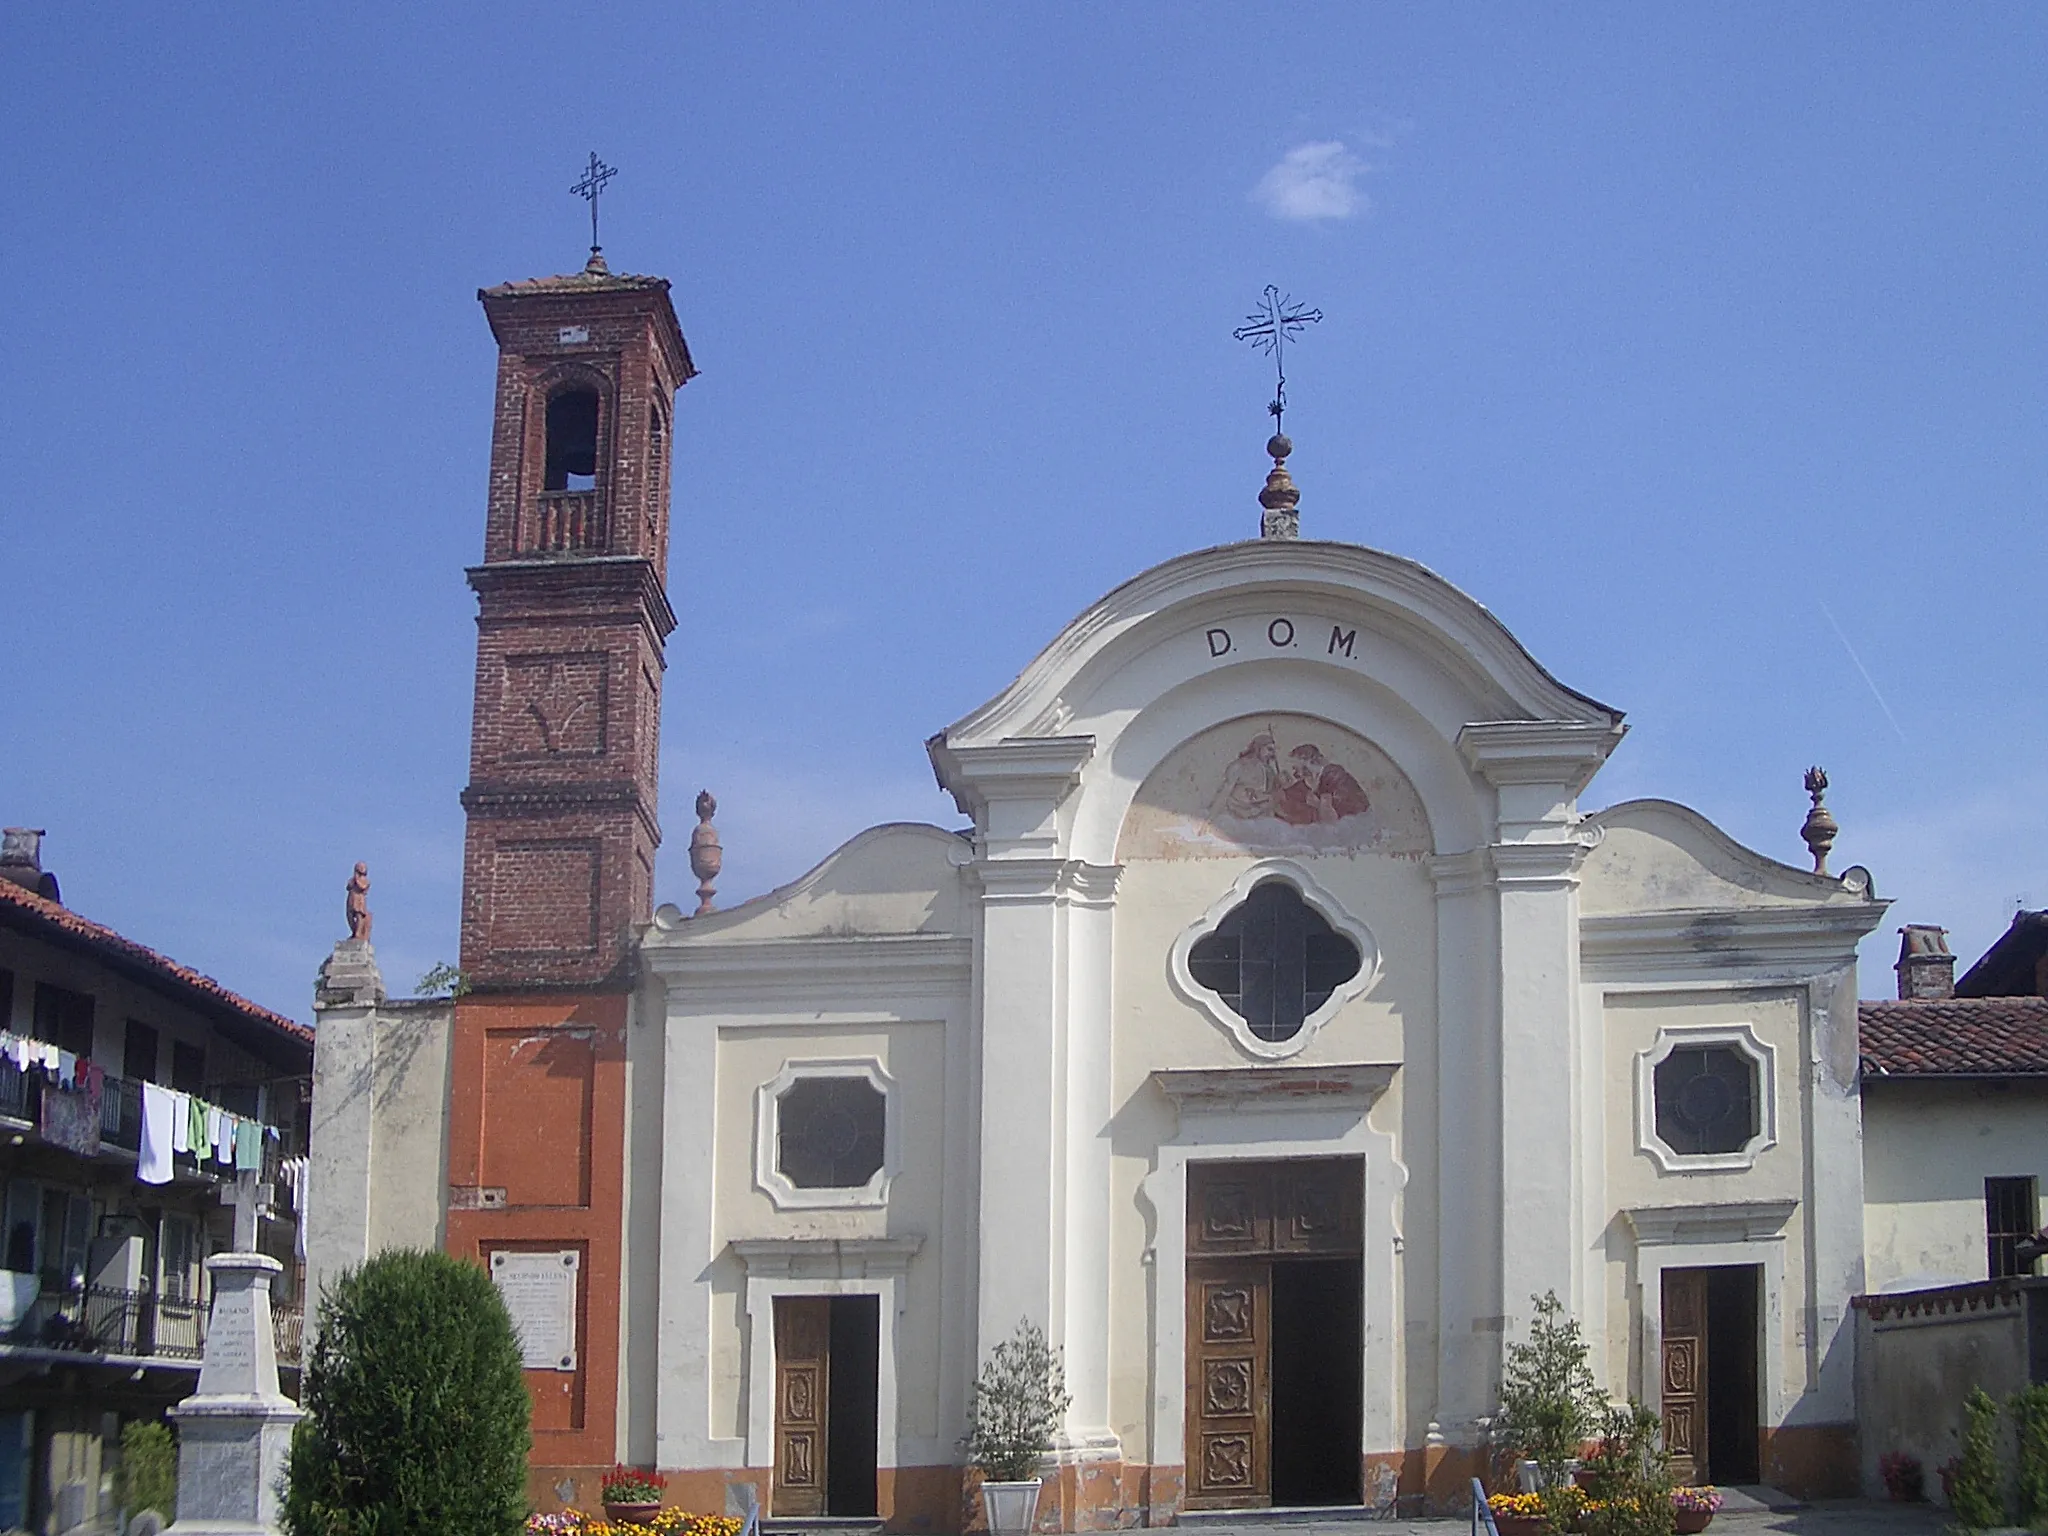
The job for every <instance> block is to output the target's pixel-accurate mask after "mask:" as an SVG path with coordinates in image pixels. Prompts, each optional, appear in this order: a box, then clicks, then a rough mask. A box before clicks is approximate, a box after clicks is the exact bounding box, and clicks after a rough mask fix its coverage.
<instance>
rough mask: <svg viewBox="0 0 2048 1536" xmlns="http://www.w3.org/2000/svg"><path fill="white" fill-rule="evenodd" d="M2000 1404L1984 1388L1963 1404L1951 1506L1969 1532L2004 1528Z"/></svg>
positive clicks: (1950, 1496)
mask: <svg viewBox="0 0 2048 1536" xmlns="http://www.w3.org/2000/svg"><path fill="white" fill-rule="evenodd" d="M1997 1434H1998V1404H1997V1403H1995V1402H1993V1401H1992V1400H1991V1395H1990V1394H1989V1393H1988V1392H1986V1391H1985V1390H1984V1389H1983V1388H1982V1387H1976V1388H1973V1389H1972V1390H1971V1392H1970V1395H1969V1396H1968V1397H1967V1398H1965V1399H1964V1400H1963V1453H1962V1455H1961V1456H1959V1457H1957V1458H1956V1473H1955V1480H1954V1486H1953V1487H1952V1488H1951V1489H1950V1491H1949V1505H1950V1507H1951V1508H1952V1509H1954V1511H1955V1516H1956V1523H1957V1524H1958V1525H1960V1526H1961V1527H1962V1528H1963V1529H1964V1530H1966V1531H1982V1530H1989V1529H1990V1528H1991V1527H1992V1526H1995V1525H2003V1524H2005V1499H2004V1496H2003V1495H2002V1493H2001V1491H2000V1489H1999V1477H1998V1448H1997V1446H1996V1444H1995V1443H1994V1441H1995V1440H1996V1437H1997Z"/></svg>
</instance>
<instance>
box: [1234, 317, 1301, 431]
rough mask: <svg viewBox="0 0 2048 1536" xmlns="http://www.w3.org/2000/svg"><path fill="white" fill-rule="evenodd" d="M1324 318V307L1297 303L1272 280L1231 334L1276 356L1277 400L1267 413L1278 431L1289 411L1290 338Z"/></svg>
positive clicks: (1274, 396)
mask: <svg viewBox="0 0 2048 1536" xmlns="http://www.w3.org/2000/svg"><path fill="white" fill-rule="evenodd" d="M1322 318H1323V312H1322V311H1321V310H1320V309H1310V308H1309V307H1308V306H1307V305H1305V304H1297V303H1295V302H1294V300H1293V299H1292V298H1291V297H1290V296H1289V295H1287V294H1284V293H1282V292H1281V291H1280V290H1279V289H1278V288H1275V287H1274V286H1273V285H1272V284H1271V283H1268V284H1266V291H1265V293H1264V294H1263V295H1262V296H1261V297H1260V300H1259V307H1258V308H1257V309H1255V310H1253V311H1252V312H1251V313H1250V314H1249V315H1246V316H1245V323H1244V324H1243V325H1240V326H1239V327H1238V328H1237V329H1236V330H1234V331H1232V332H1231V333H1230V334H1231V336H1232V337H1234V338H1235V339H1236V340H1238V341H1248V342H1250V343H1251V344H1252V345H1253V346H1254V347H1256V348H1258V349H1259V350H1260V351H1261V352H1264V353H1265V354H1266V355H1267V356H1269V357H1271V358H1272V359H1273V375H1274V384H1273V402H1272V404H1270V405H1268V406H1267V407H1266V413H1267V414H1268V415H1270V416H1271V417H1272V418H1273V430H1274V431H1275V432H1276V433H1277V432H1279V431H1280V430H1281V425H1282V418H1283V417H1284V416H1285V415H1286V414H1287V356H1286V353H1287V342H1288V339H1289V338H1290V337H1292V336H1294V335H1295V334H1296V333H1297V332H1299V331H1301V330H1302V329H1304V328H1305V327H1307V326H1311V325H1314V324H1315V323H1316V322H1317V321H1318V320H1320V319H1322Z"/></svg>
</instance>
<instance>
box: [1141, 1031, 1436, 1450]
mask: <svg viewBox="0 0 2048 1536" xmlns="http://www.w3.org/2000/svg"><path fill="white" fill-rule="evenodd" d="M1399 1070H1400V1066H1399V1064H1398V1063H1348V1064H1340V1065H1335V1066H1327V1067H1223V1068H1194V1069H1186V1070H1162V1071H1158V1072H1154V1073H1153V1074H1152V1081H1153V1082H1154V1083H1155V1084H1157V1085H1158V1087H1159V1088H1160V1090H1161V1091H1162V1092H1164V1093H1165V1094H1166V1095H1167V1097H1168V1098H1169V1099H1170V1100H1172V1101H1173V1103H1174V1106H1175V1108H1176V1109H1177V1110H1178V1119H1179V1124H1178V1125H1177V1127H1176V1128H1175V1130H1174V1133H1173V1135H1172V1136H1170V1137H1169V1138H1167V1139H1166V1140H1165V1141H1162V1142H1161V1143H1160V1145H1159V1150H1158V1159H1157V1163H1156V1165H1155V1166H1154V1168H1153V1170H1152V1172H1150V1173H1148V1174H1147V1175H1146V1176H1145V1177H1144V1178H1143V1179H1142V1180H1141V1181H1140V1182H1139V1186H1138V1187H1139V1192H1140V1196H1141V1199H1142V1202H1143V1203H1144V1204H1146V1205H1148V1206H1150V1207H1151V1211H1150V1217H1151V1231H1152V1241H1151V1244H1150V1246H1149V1247H1148V1248H1147V1249H1146V1251H1145V1255H1144V1262H1145V1263H1147V1264H1148V1265H1150V1266H1151V1268H1152V1273H1153V1280H1154V1285H1153V1288H1152V1296H1151V1313H1152V1381H1151V1384H1150V1385H1151V1391H1150V1400H1151V1404H1152V1412H1151V1425H1150V1429H1151V1441H1152V1445H1151V1461H1152V1464H1153V1465H1154V1466H1155V1467H1168V1466H1172V1467H1180V1466H1185V1465H1186V1454H1187V1446H1186V1429H1187V1283H1188V1258H1187V1204H1188V1164H1189V1163H1190V1162H1194V1161H1208V1160H1216V1161H1232V1162H1262V1163H1268V1162H1286V1161H1289V1160H1292V1159H1297V1158H1330V1157H1353V1158H1359V1159H1362V1160H1363V1162H1364V1165H1365V1166H1364V1179H1363V1184H1364V1202H1365V1209H1364V1211H1363V1213H1362V1224H1363V1238H1364V1244H1363V1249H1364V1252H1363V1258H1362V1260H1361V1263H1360V1266H1359V1268H1360V1271H1361V1282H1362V1284H1363V1287H1364V1293H1365V1294H1364V1296H1363V1298H1362V1303H1363V1304H1362V1310H1361V1313H1360V1320H1361V1327H1360V1333H1361V1335H1362V1341H1363V1358H1362V1361H1361V1364H1360V1370H1361V1372H1362V1380H1361V1382H1360V1387H1361V1391H1360V1396H1361V1404H1360V1407H1361V1413H1360V1424H1359V1436H1360V1445H1359V1450H1360V1453H1361V1455H1363V1453H1364V1452H1366V1451H1368V1450H1389V1449H1397V1448H1399V1447H1400V1446H1401V1444H1402V1439H1403V1437H1402V1428H1401V1417H1400V1415H1401V1406H1402V1404H1401V1397H1402V1383H1401V1380H1400V1371H1399V1363H1400V1362H1399V1356H1398V1353H1397V1345H1398V1342H1399V1339H1400V1319H1399V1315H1398V1313H1397V1310H1396V1279H1397V1277H1396V1267H1397V1266H1396V1263H1395V1258H1396V1250H1397V1246H1398V1244H1399V1242H1400V1233H1399V1230H1398V1228H1397V1225H1396V1221H1395V1214H1394V1207H1395V1202H1396V1201H1397V1200H1398V1199H1399V1198H1400V1194H1401V1189H1402V1187H1403V1186H1404V1185H1405V1184H1406V1183H1407V1180H1408V1170H1407V1169H1406V1168H1405V1167H1403V1166H1402V1165H1401V1164H1400V1163H1399V1162H1398V1161H1397V1160H1396V1159H1395V1156H1394V1138H1393V1137H1392V1136H1391V1135H1389V1134H1387V1133H1386V1132H1383V1131H1379V1130H1376V1129H1374V1128H1373V1127H1372V1125H1370V1124H1369V1123H1368V1118H1367V1117H1368V1114H1369V1112H1370V1111H1371V1109H1372V1106H1373V1105H1374V1104H1375V1103H1377V1102H1378V1100H1379V1097H1380V1095H1381V1094H1383V1093H1384V1092H1386V1090H1387V1086H1388V1084H1390V1083H1391V1082H1392V1081H1393V1080H1394V1074H1395V1073H1396V1072H1397V1071H1399Z"/></svg>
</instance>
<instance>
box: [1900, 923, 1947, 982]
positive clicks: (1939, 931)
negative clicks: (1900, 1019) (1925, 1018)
mask: <svg viewBox="0 0 2048 1536" xmlns="http://www.w3.org/2000/svg"><path fill="white" fill-rule="evenodd" d="M1896 969H1897V971H1898V973H1899V997H1900V998H1901V1000H1908V1001H1910V1000H1913V999H1921V998H1933V997H1954V996H1955V995H1956V957H1955V956H1954V955H1952V954H1950V953H1949V947H1948V930H1947V929H1946V928H1937V927H1935V926H1934V925H1933V924H1932V923H1908V924H1906V926H1905V927H1903V928H1901V929H1900V930H1899V963H1898V965H1897V967H1896Z"/></svg>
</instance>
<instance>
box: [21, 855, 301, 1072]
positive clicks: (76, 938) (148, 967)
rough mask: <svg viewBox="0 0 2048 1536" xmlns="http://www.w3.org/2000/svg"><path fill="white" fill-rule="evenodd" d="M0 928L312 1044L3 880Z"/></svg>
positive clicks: (206, 979)
mask: <svg viewBox="0 0 2048 1536" xmlns="http://www.w3.org/2000/svg"><path fill="white" fill-rule="evenodd" d="M0 922H4V923H6V924H7V925H8V926H10V927H14V928H20V929H23V930H26V931H28V932H31V933H33V932H36V931H37V930H41V931H42V932H43V933H44V934H45V935H47V936H48V937H51V938H55V939H58V940H60V941H62V940H69V941H70V942H71V943H72V944H73V945H77V946H82V947H84V948H87V949H90V950H93V951H96V952H98V953H99V955H100V956H101V957H102V958H104V959H106V960H108V961H110V962H112V963H114V964H117V965H121V966H124V967H126V968H127V969H129V970H131V971H141V972H143V973H145V974H146V975H148V976H149V977H151V978H153V979H155V980H157V981H158V982H160V983H162V984H163V985H164V986H165V987H166V988H167V989H168V990H170V991H172V992H182V993H184V994H185V995H186V996H188V997H192V998H193V999H194V1001H196V1002H198V1003H199V1004H201V1005H202V1006H208V1007H210V1008H211V1009H212V1010H213V1011H216V1012H218V1011H222V1010H225V1011H227V1012H230V1013H234V1014H237V1015H239V1016H240V1017H241V1018H243V1019H246V1020H247V1021H248V1022H250V1023H252V1024H257V1025H260V1026H262V1027H263V1028H265V1029H269V1030H273V1031H275V1032H276V1033H278V1034H281V1035H284V1036H286V1037H287V1038H289V1039H291V1040H294V1041H297V1042H298V1043H299V1044H301V1045H311V1044H312V1043H313V1031H312V1030H310V1029H308V1028H307V1027H306V1026H305V1025H303V1024H301V1023H299V1022H298V1021H297V1020H296V1019H288V1018H286V1017H285V1016H284V1015H283V1014H281V1013H272V1012H271V1011H270V1010H269V1009H268V1008H265V1007H262V1006H260V1005H259V1004H256V1003H252V1002H250V1001H249V1000H248V999H247V998H246V997H240V996H238V995H236V994H235V993H233V992H230V991H229V990H228V989H227V988H226V987H224V986H222V985H221V984H220V983H219V982H217V981H215V980H214V979H213V978H212V977H211V976H205V975H202V974H200V973H199V972H198V971H195V970H193V969H192V968H191V967H190V966H189V965H180V964H178V962H177V961H175V960H173V959H171V958H170V957H169V956H167V955H160V954H158V953H157V952H156V951H155V950H153V949H151V948H149V947H148V946H147V945H143V944H138V943H136V942H135V941H134V940H133V939H125V938H123V937H122V936H121V935H120V934H118V933H116V932H114V930H113V929H111V928H108V927H105V926H103V925H102V924H99V923H95V922H93V921H92V920H91V919H90V918H84V917H80V916H79V915H78V914H77V913H76V912H74V911H72V910H71V909H70V908H69V907H66V906H60V905H59V904H58V903H56V902H54V901H46V900H45V899H44V898H43V897H41V896H38V895H36V894H35V893H34V892H33V891H26V890H23V889H22V888H21V887H20V886H18V885H15V884H14V883H13V882H12V881H8V880H0Z"/></svg>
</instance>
